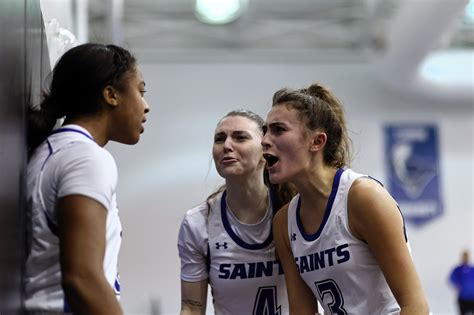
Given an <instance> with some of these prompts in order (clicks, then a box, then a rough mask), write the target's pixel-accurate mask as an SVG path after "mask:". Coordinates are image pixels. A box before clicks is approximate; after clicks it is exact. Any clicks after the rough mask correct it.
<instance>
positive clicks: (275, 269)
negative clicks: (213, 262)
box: [219, 260, 283, 280]
mask: <svg viewBox="0 0 474 315" xmlns="http://www.w3.org/2000/svg"><path fill="white" fill-rule="evenodd" d="M282 274H283V267H282V265H281V263H280V261H279V260H269V261H259V262H252V263H246V264H244V263H241V264H220V265H219V279H231V280H234V279H252V278H262V277H273V275H282Z"/></svg>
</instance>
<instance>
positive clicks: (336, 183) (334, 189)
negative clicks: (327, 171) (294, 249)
mask: <svg viewBox="0 0 474 315" xmlns="http://www.w3.org/2000/svg"><path fill="white" fill-rule="evenodd" d="M343 172H344V169H342V168H339V169H338V170H337V171H336V175H334V181H333V183H332V190H331V194H330V195H329V199H328V203H327V205H326V210H325V211H324V217H323V220H322V222H321V225H320V226H319V228H318V230H317V231H316V233H314V234H306V232H305V231H304V228H303V223H302V222H301V216H300V208H301V196H299V197H298V204H297V205H296V223H297V225H298V229H299V230H300V233H301V235H302V236H303V238H304V239H305V240H306V241H308V242H311V241H314V240H316V239H317V238H318V237H319V236H320V235H321V232H322V231H323V229H324V226H325V225H326V222H327V221H328V219H329V215H330V214H331V209H332V205H333V203H334V199H336V193H337V189H338V188H339V182H340V180H341V175H342V173H343Z"/></svg>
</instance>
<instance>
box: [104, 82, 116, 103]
mask: <svg viewBox="0 0 474 315" xmlns="http://www.w3.org/2000/svg"><path fill="white" fill-rule="evenodd" d="M102 97H103V98H104V101H105V103H106V104H107V105H110V106H112V107H116V106H117V105H118V103H119V102H118V93H117V90H116V89H115V88H114V87H112V86H110V85H107V86H106V87H105V88H104V89H103V90H102Z"/></svg>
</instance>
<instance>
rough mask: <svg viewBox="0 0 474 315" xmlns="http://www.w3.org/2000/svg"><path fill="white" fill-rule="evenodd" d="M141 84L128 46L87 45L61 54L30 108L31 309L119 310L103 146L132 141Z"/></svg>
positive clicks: (111, 187)
mask: <svg viewBox="0 0 474 315" xmlns="http://www.w3.org/2000/svg"><path fill="white" fill-rule="evenodd" d="M144 93H145V82H144V79H143V75H142V73H141V71H140V69H139V68H138V65H137V63H136V60H135V58H134V57H133V56H132V55H131V54H130V52H129V51H127V50H126V49H124V48H122V47H118V46H115V45H101V44H84V45H80V46H77V47H74V48H72V49H70V50H69V51H67V52H66V53H65V54H64V55H63V56H62V57H61V58H60V60H59V61H58V63H57V64H56V66H55V67H54V70H53V73H52V81H51V85H50V88H49V91H48V92H47V93H46V94H45V97H44V100H43V102H42V103H41V105H40V108H39V109H38V110H31V111H30V115H29V126H28V144H29V156H30V157H29V161H28V174H27V198H28V203H27V204H28V217H29V221H28V223H29V224H28V232H29V235H28V255H27V261H26V271H25V295H24V296H25V308H26V310H27V313H28V314H67V313H72V312H73V313H74V314H122V310H121V307H120V305H119V303H118V298H119V296H120V282H119V277H118V271H117V259H118V253H119V249H120V243H121V235H122V227H121V224H120V219H119V215H118V208H117V204H116V195H115V189H116V185H117V168H116V164H115V161H114V158H113V157H112V156H111V155H110V153H109V152H108V151H107V150H105V149H104V146H105V145H106V144H107V143H108V142H109V141H117V142H120V143H124V144H135V143H137V142H138V141H139V138H140V134H141V133H142V132H143V131H144V129H143V123H144V122H145V120H146V114H147V113H148V111H149V106H148V104H147V102H146V101H145V99H144ZM61 118H62V119H63V120H64V122H63V123H62V125H61V126H59V127H57V128H55V126H56V125H57V124H58V121H60V120H59V119H61Z"/></svg>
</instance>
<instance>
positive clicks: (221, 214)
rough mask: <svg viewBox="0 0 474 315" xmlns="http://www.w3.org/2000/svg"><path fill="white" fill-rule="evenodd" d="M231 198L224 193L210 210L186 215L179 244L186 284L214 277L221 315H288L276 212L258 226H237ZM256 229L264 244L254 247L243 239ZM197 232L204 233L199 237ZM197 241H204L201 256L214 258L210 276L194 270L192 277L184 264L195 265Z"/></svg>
mask: <svg viewBox="0 0 474 315" xmlns="http://www.w3.org/2000/svg"><path fill="white" fill-rule="evenodd" d="M225 196H226V193H225V192H224V193H223V194H221V195H218V196H217V197H216V198H214V199H213V200H212V201H211V203H210V205H211V209H210V211H207V205H206V204H203V205H200V206H199V207H197V208H195V209H191V210H189V211H188V213H187V214H186V218H185V219H184V221H183V226H184V227H183V226H182V228H181V231H180V240H179V242H178V247H179V248H180V256H181V259H182V273H181V278H182V279H183V280H185V281H190V280H191V281H193V279H194V281H197V280H198V279H199V280H203V279H205V278H209V283H210V285H211V288H212V295H213V300H214V309H215V312H216V314H218V315H240V314H242V315H243V314H245V315H283V314H288V312H289V310H288V298H287V293H286V286H285V279H284V274H283V269H282V266H281V264H280V261H279V260H278V259H277V258H276V256H275V245H274V242H273V236H272V231H271V221H272V218H273V210H272V208H269V210H268V213H267V216H266V218H265V219H264V220H263V221H262V222H261V223H257V225H245V224H243V223H240V224H235V219H236V218H235V217H233V214H232V212H231V211H230V210H228V209H227V204H226V198H225ZM206 217H207V218H206ZM206 221H207V222H206ZM193 222H200V224H195V223H193ZM266 223H268V224H266ZM185 225H189V226H188V227H186V226H185ZM206 225H207V226H206ZM250 228H254V231H258V234H260V236H261V237H260V239H262V241H261V242H259V243H254V242H253V243H250V242H249V241H248V240H244V239H243V238H245V237H240V236H239V235H241V234H242V232H243V230H248V229H250ZM186 230H187V232H186ZM196 230H197V231H196ZM192 231H194V232H192ZM204 231H206V232H204ZM191 233H194V235H191ZM196 234H200V235H199V237H196ZM205 234H207V235H205ZM254 234H255V233H254ZM197 238H199V239H201V240H204V242H200V244H201V245H200V246H199V247H200V252H201V253H202V254H201V255H203V256H205V257H206V258H207V260H208V266H209V269H208V270H209V272H208V275H207V276H206V274H205V271H203V270H202V269H203V268H201V272H200V274H202V276H200V277H196V276H194V275H193V273H194V274H196V275H197V274H198V269H197V268H196V267H194V269H192V270H193V272H192V273H191V272H189V271H190V270H191V268H188V267H186V266H184V268H183V263H184V264H188V265H189V264H190V262H191V260H190V259H188V258H186V257H185V256H186V252H187V249H185V248H184V246H194V245H190V244H189V242H195V240H196V239H197ZM205 239H207V242H205ZM185 243H188V244H187V245H186V244H185ZM207 246H208V248H206V247H207ZM208 251H209V254H207V252H208ZM194 261H196V259H194ZM201 265H202V263H201ZM193 277H194V278H193Z"/></svg>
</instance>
